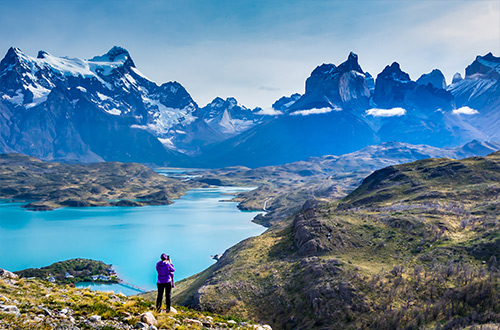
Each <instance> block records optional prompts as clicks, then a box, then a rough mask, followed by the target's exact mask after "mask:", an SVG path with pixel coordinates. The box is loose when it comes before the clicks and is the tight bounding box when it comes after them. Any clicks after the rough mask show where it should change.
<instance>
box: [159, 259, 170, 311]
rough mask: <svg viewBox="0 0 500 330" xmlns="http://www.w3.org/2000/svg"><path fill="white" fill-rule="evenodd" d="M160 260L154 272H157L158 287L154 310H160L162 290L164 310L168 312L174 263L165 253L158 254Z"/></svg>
mask: <svg viewBox="0 0 500 330" xmlns="http://www.w3.org/2000/svg"><path fill="white" fill-rule="evenodd" d="M160 259H161V260H160V261H158V263H157V264H156V272H157V273H158V281H157V282H156V285H157V287H158V296H157V297H156V310H157V311H158V312H160V309H161V302H162V300H163V291H165V300H166V303H167V309H166V312H167V313H168V312H170V302H171V300H170V299H171V296H170V293H171V292H172V287H173V285H174V271H175V268H174V265H172V261H171V260H170V257H169V256H167V255H166V254H165V253H162V255H161V256H160Z"/></svg>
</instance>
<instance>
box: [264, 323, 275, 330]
mask: <svg viewBox="0 0 500 330" xmlns="http://www.w3.org/2000/svg"><path fill="white" fill-rule="evenodd" d="M262 327H263V328H264V330H273V328H271V326H270V325H267V324H264V325H263V326H262Z"/></svg>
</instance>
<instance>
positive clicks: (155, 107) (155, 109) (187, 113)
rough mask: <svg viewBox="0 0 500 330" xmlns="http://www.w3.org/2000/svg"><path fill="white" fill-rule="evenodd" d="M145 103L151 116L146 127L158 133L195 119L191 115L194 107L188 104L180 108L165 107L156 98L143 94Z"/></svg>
mask: <svg viewBox="0 0 500 330" xmlns="http://www.w3.org/2000/svg"><path fill="white" fill-rule="evenodd" d="M142 99H143V101H144V103H145V104H147V105H149V107H150V110H149V113H150V114H152V116H153V122H151V123H148V128H149V129H150V130H152V131H153V132H155V133H156V134H158V135H162V134H166V133H168V131H169V130H170V129H171V128H172V127H173V126H175V125H177V124H180V123H182V124H190V123H192V122H193V121H195V120H196V117H194V116H193V114H192V113H193V111H194V110H195V108H194V107H193V106H192V105H191V104H190V105H188V106H186V107H184V108H182V109H174V108H169V107H166V106H165V105H163V104H161V103H160V102H159V101H158V100H154V99H151V98H148V97H144V96H143V98H142Z"/></svg>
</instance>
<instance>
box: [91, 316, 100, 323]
mask: <svg viewBox="0 0 500 330" xmlns="http://www.w3.org/2000/svg"><path fill="white" fill-rule="evenodd" d="M89 320H90V322H100V321H101V316H99V315H92V316H91V317H90V318H89Z"/></svg>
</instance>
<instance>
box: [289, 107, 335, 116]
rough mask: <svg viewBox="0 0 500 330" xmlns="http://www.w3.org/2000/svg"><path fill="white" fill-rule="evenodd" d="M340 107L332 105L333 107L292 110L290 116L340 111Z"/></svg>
mask: <svg viewBox="0 0 500 330" xmlns="http://www.w3.org/2000/svg"><path fill="white" fill-rule="evenodd" d="M341 110H342V109H341V108H339V107H333V108H319V109H317V108H313V109H308V110H298V111H295V112H292V113H291V114H290V115H292V116H309V115H318V114H322V113H329V112H332V111H341Z"/></svg>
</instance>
